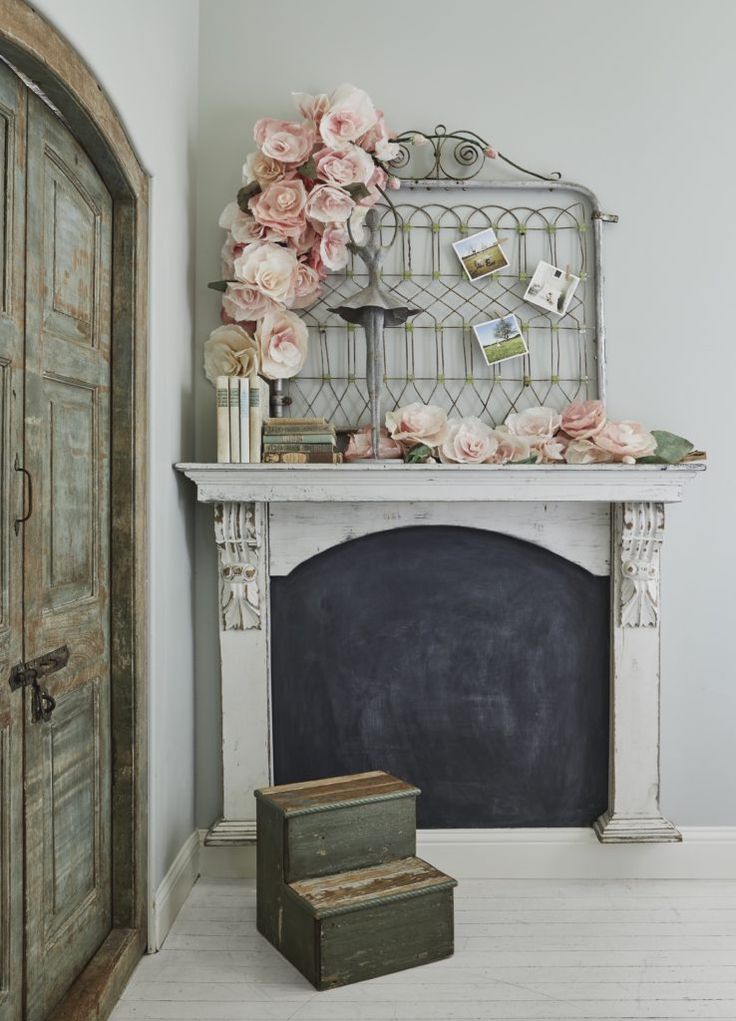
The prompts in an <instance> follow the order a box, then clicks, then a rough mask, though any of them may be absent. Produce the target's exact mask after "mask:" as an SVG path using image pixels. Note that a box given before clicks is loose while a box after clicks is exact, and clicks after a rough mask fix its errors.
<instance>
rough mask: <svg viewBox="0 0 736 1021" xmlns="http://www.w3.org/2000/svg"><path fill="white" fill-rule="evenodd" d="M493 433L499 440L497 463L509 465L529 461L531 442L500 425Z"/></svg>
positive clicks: (495, 459)
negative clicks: (509, 463)
mask: <svg viewBox="0 0 736 1021" xmlns="http://www.w3.org/2000/svg"><path fill="white" fill-rule="evenodd" d="M493 431H494V433H495V435H496V439H497V440H498V447H497V449H496V456H495V458H494V461H495V463H497V464H507V463H508V462H509V461H511V462H512V463H513V462H515V461H527V460H528V459H529V456H530V447H529V441H528V440H526V439H525V438H524V437H523V436H515V435H514V433H512V432H511V430H510V429H509V427H508V426H506V425H499V426H497V427H496V428H495V429H494V430H493Z"/></svg>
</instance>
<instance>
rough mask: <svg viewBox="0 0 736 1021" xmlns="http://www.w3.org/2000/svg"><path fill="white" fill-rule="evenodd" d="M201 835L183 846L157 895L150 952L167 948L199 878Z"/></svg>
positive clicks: (152, 909) (153, 904)
mask: <svg viewBox="0 0 736 1021" xmlns="http://www.w3.org/2000/svg"><path fill="white" fill-rule="evenodd" d="M199 848H200V836H199V832H198V831H197V830H195V831H194V832H193V833H191V834H190V835H189V836H188V837H187V839H186V840H185V841H184V843H183V844H182V846H181V848H180V849H179V852H178V854H177V855H176V857H175V858H174V860H173V862H172V863H171V867H170V868H169V871H168V872H167V873H166V875H165V876H164V878H163V879H162V880H161V882H160V883H159V886H158V889H157V890H156V892H155V894H154V896H153V903H152V905H151V912H150V925H149V928H148V953H149V954H155V953H157V952H158V951H159V950H160V949H161V947H162V946H163V942H164V940H165V939H166V937H167V936H168V934H169V930H170V929H171V926H172V925H173V924H174V922H175V920H176V916H177V915H178V914H179V912H180V911H181V909H182V907H183V905H184V901H185V900H186V899H187V897H188V896H189V894H190V892H191V889H192V887H193V886H194V884H195V883H196V882H197V879H198V877H199Z"/></svg>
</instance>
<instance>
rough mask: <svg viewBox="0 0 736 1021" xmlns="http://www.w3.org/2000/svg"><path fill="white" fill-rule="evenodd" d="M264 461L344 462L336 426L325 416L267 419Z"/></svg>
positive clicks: (264, 435) (265, 424)
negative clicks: (339, 451) (339, 450)
mask: <svg viewBox="0 0 736 1021" xmlns="http://www.w3.org/2000/svg"><path fill="white" fill-rule="evenodd" d="M263 460H264V461H267V462H269V463H270V464H340V463H341V462H342V454H339V453H338V452H337V437H336V435H335V429H334V426H331V425H330V424H329V422H326V421H325V419H324V418H267V419H266V421H265V422H264V425H263Z"/></svg>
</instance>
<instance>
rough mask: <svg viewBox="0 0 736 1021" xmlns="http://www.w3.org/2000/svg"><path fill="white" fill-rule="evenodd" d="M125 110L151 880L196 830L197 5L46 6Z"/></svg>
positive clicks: (177, 1)
mask: <svg viewBox="0 0 736 1021" xmlns="http://www.w3.org/2000/svg"><path fill="white" fill-rule="evenodd" d="M36 6H37V7H38V8H39V9H40V10H41V11H42V12H43V13H45V14H46V16H47V17H48V18H49V19H50V20H51V21H52V22H53V23H54V24H55V25H56V27H57V28H58V29H59V30H60V31H61V32H62V33H63V34H64V35H65V36H66V37H67V39H68V40H69V41H70V42H71V43H72V45H73V46H74V47H76V49H77V50H78V52H79V53H80V54H81V55H82V57H84V59H85V60H86V61H87V63H88V64H89V65H90V67H91V68H92V70H93V71H94V72H95V74H96V76H97V78H98V80H99V82H100V84H101V86H102V88H103V89H105V91H106V92H107V94H108V96H109V97H110V98H111V100H112V102H113V104H114V105H115V106H116V107H117V109H118V111H119V113H120V115H121V117H122V119H123V122H124V124H125V126H126V129H127V131H128V134H129V136H130V138H131V140H132V142H133V145H134V146H135V148H136V150H137V152H138V154H139V157H140V159H141V162H142V163H143V165H144V167H145V169H146V170H147V171H148V173H149V174H150V175H151V178H152V181H151V267H150V288H151V315H150V374H149V388H150V394H151V410H150V430H151V432H150V459H151V477H150V489H149V492H150V498H149V506H148V521H149V540H150V570H149V577H150V600H151V602H150V636H151V642H150V671H151V697H150V724H151V743H150V803H149V810H150V820H151V834H150V841H151V842H150V882H151V889H152V891H155V889H156V887H157V886H158V884H159V883H160V881H161V879H162V878H163V876H164V875H165V874H166V872H167V870H168V868H169V866H170V865H171V863H172V861H173V859H174V857H175V855H176V853H177V851H178V850H179V848H180V847H181V845H182V844H183V842H184V841H185V840H186V838H187V837H188V836H189V835H190V834H191V832H192V829H193V828H194V751H193V743H194V713H193V683H194V679H193V678H194V672H193V662H192V661H193V644H194V643H193V637H192V632H193V597H192V588H193V575H192V550H193V518H194V513H193V506H192V500H191V492H189V491H188V490H187V489H186V487H185V486H184V485H183V484H182V482H181V481H180V480H179V479H178V478H177V477H176V476H175V473H174V472H173V471H172V470H171V465H172V463H173V462H175V461H180V460H188V459H189V458H190V457H191V456H192V455H193V450H194V414H193V407H192V403H193V402H192V392H191V391H192V375H193V372H194V371H195V370H194V369H193V366H192V322H193V313H194V309H193V290H194V287H193V265H192V253H193V251H194V188H193V171H194V144H195V131H196V116H197V32H198V3H197V0H155V2H151V0H126V2H125V3H124V4H120V3H118V2H116V0H63V2H60V0H41V2H39V3H37V4H36Z"/></svg>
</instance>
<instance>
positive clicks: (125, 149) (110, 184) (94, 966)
mask: <svg viewBox="0 0 736 1021" xmlns="http://www.w3.org/2000/svg"><path fill="white" fill-rule="evenodd" d="M0 55H1V56H3V57H5V58H6V59H7V60H8V61H9V62H10V63H11V64H13V65H14V66H15V67H16V68H17V69H18V70H19V71H21V72H22V74H24V75H25V76H26V77H27V78H28V79H29V80H30V81H31V82H33V83H34V84H36V85H37V86H38V87H39V88H40V89H41V90H42V91H43V93H44V94H45V95H46V96H47V97H48V99H49V100H50V101H51V102H52V103H53V104H54V105H55V106H56V107H57V109H58V110H59V112H60V113H61V114H62V116H63V118H64V119H65V120H66V122H67V125H68V126H69V128H70V130H71V132H72V134H73V135H74V136H75V138H76V139H77V141H78V142H79V143H80V144H81V145H82V147H83V148H84V149H85V150H86V152H87V154H88V155H89V157H90V158H91V160H92V162H93V163H94V164H95V166H96V168H97V170H98V172H99V173H100V175H101V177H102V179H103V181H104V183H105V185H106V186H107V189H108V190H109V192H110V195H111V197H112V202H113V253H112V384H111V386H112V393H111V415H112V429H111V493H110V512H111V535H110V542H111V550H118V551H129V553H128V555H125V554H124V553H123V555H121V554H120V553H118V555H117V556H114V555H112V556H111V577H110V672H111V713H112V924H113V928H112V931H111V932H110V935H109V936H108V938H107V939H106V940H105V942H104V943H103V945H102V947H101V948H100V950H99V951H98V952H97V954H96V955H95V956H94V957H93V958H92V960H91V961H90V963H89V964H88V965H87V967H86V968H85V970H84V972H83V973H82V975H81V976H80V977H79V978H78V979H77V980H76V982H75V983H74V984H73V986H72V987H71V989H70V990H69V992H68V993H67V995H66V996H65V997H64V999H63V1000H62V1002H61V1003H60V1004H59V1006H58V1007H57V1008H56V1010H55V1011H54V1012H53V1014H52V1017H51V1018H50V1019H49V1021H52V1019H53V1021H55V1019H57V1018H58V1019H59V1021H62V1019H63V1021H86V1019H87V1018H90V1017H99V1018H102V1017H105V1016H106V1015H107V1014H108V1013H109V1011H110V1010H111V1009H112V1007H113V1006H114V1004H115V1002H116V1001H117V999H118V996H119V994H120V992H121V991H122V988H123V986H124V984H125V982H126V981H127V979H128V977H129V975H130V973H131V972H132V970H133V967H134V966H135V964H136V962H137V961H138V959H139V958H140V956H141V955H142V953H143V952H144V950H145V947H146V941H147V900H148V889H147V886H148V818H147V803H148V797H147V790H148V781H147V758H148V695H147V692H148V658H147V651H148V634H147V632H148V593H147V580H148V578H147V575H148V550H147V538H146V533H147V511H148V502H147V490H148V454H147V437H148V402H147V377H148V199H149V181H148V176H147V175H146V173H145V171H144V169H143V167H142V166H141V163H140V161H139V159H138V157H137V155H136V153H135V151H134V149H133V147H132V145H131V143H130V140H129V138H128V136H127V134H126V131H125V127H124V125H123V123H122V121H121V120H120V118H119V116H118V115H117V113H116V111H115V109H114V107H113V105H112V104H111V102H110V100H109V99H108V98H107V96H106V95H105V93H104V92H103V91H102V89H101V87H100V85H99V84H98V82H97V80H96V78H95V77H94V75H93V74H92V72H91V70H90V69H89V68H88V67H87V65H86V64H85V63H84V61H83V60H82V59H81V57H80V56H79V54H78V53H77V52H76V51H75V50H74V49H73V47H72V46H70V44H69V43H68V42H67V41H66V39H64V37H63V36H62V35H60V33H59V32H58V31H57V30H56V29H55V28H54V26H53V25H52V24H50V23H49V22H48V21H46V19H45V18H43V17H42V16H41V15H40V14H39V13H38V12H37V11H35V10H34V9H33V8H32V7H30V6H29V5H28V4H27V3H26V2H25V0H0Z"/></svg>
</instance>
